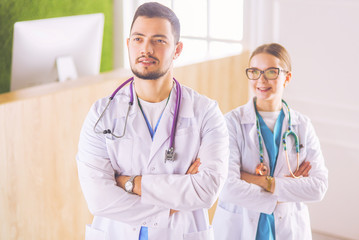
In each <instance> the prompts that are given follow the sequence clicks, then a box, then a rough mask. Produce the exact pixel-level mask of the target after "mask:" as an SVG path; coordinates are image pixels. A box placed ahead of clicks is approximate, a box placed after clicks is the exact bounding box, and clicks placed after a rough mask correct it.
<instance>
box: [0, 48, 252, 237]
mask: <svg viewBox="0 0 359 240" xmlns="http://www.w3.org/2000/svg"><path fill="white" fill-rule="evenodd" d="M247 61H248V53H244V54H241V55H238V56H232V57H227V58H222V59H216V60H211V61H207V62H202V63H197V64H192V65H188V66H183V67H178V68H176V69H175V77H176V79H177V80H178V81H179V82H180V83H181V84H183V85H187V86H190V87H192V88H194V89H196V90H197V91H198V92H200V93H202V94H205V95H207V96H208V97H210V98H212V99H215V100H217V101H218V103H219V106H220V108H221V110H222V112H223V113H226V112H228V111H229V110H231V109H233V108H235V107H237V106H238V105H241V104H244V103H245V102H246V101H247V98H248V84H247V79H246V77H245V74H244V69H245V67H246V66H247ZM129 76H131V73H130V72H129V71H124V70H115V71H112V72H109V73H103V74H100V75H98V76H95V77H88V78H83V79H79V80H76V81H71V82H65V83H52V84H48V85H43V86H38V87H33V88H28V89H24V90H19V91H14V92H9V93H5V94H0V131H1V134H0V187H1V188H0V239H4V240H5V239H6V240H12V239H14V240H15V239H16V240H20V239H26V240H27V239H36V240H41V239H44V240H48V239H59V240H60V239H61V240H63V239H84V233H85V224H88V223H91V220H92V216H91V214H90V213H89V211H88V209H87V205H86V202H85V200H84V198H83V195H82V192H81V189H80V185H79V181H78V175H77V167H76V161H75V156H76V153H77V144H78V139H79V133H80V129H81V126H82V123H83V120H84V118H85V116H86V114H87V112H88V110H89V108H90V106H91V105H92V104H93V103H94V102H95V101H96V100H97V99H99V98H101V97H104V96H108V95H109V94H111V93H112V92H113V90H114V89H115V88H116V87H117V86H118V85H119V84H120V83H121V82H123V81H124V80H126V79H127V78H128V77H129ZM213 210H214V208H212V209H210V217H211V218H212V216H213Z"/></svg>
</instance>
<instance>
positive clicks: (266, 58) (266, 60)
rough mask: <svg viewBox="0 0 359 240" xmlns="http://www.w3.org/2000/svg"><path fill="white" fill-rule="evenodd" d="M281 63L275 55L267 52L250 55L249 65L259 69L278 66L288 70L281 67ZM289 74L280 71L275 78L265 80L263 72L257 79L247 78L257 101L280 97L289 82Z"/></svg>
mask: <svg viewBox="0 0 359 240" xmlns="http://www.w3.org/2000/svg"><path fill="white" fill-rule="evenodd" d="M282 65H283V64H281V62H280V60H279V59H278V58H276V57H275V56H273V55H271V54H268V53H259V54H257V55H255V56H254V57H252V59H251V61H250V66H249V67H250V68H257V69H259V70H261V71H265V70H267V69H268V68H279V69H282V70H285V71H288V69H283V66H282ZM291 76H292V75H291V73H290V72H288V73H287V72H283V71H280V72H279V75H278V77H277V78H276V79H274V80H267V79H266V78H265V76H264V74H261V76H260V78H259V79H258V80H249V84H250V88H251V90H252V91H253V93H254V94H255V96H256V97H257V101H273V100H274V101H276V100H281V99H282V96H283V91H284V87H285V85H286V84H287V83H289V81H290V78H291Z"/></svg>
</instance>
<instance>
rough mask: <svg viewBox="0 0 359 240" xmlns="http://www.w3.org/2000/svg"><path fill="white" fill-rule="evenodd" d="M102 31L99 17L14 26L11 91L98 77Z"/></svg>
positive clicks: (102, 20)
mask: <svg viewBox="0 0 359 240" xmlns="http://www.w3.org/2000/svg"><path fill="white" fill-rule="evenodd" d="M103 27H104V15H103V14H102V13H96V14H88V15H78V16H70V17H60V18H49V19H41V20H32V21H23V22H16V23H15V25H14V40H13V49H12V66H11V91H13V90H17V89H21V88H26V87H31V86H35V85H40V84H45V83H50V82H56V81H66V80H69V79H76V78H77V77H83V76H90V75H96V74H98V73H99V71H100V63H101V51H102V39H103Z"/></svg>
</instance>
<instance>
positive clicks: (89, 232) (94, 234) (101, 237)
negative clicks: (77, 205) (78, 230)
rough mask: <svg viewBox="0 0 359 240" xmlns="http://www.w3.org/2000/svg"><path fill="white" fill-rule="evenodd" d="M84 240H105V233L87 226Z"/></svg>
mask: <svg viewBox="0 0 359 240" xmlns="http://www.w3.org/2000/svg"><path fill="white" fill-rule="evenodd" d="M85 240H107V238H106V233H105V232H103V231H101V230H99V229H96V228H93V227H92V226H91V225H89V224H87V225H86V234H85Z"/></svg>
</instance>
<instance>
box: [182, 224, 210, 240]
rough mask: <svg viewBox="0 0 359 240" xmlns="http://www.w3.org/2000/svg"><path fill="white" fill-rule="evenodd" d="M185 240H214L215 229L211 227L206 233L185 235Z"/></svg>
mask: <svg viewBox="0 0 359 240" xmlns="http://www.w3.org/2000/svg"><path fill="white" fill-rule="evenodd" d="M183 239H184V240H214V235H213V228H212V227H211V226H210V227H209V229H207V230H204V231H200V232H194V233H187V234H184V235H183Z"/></svg>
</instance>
